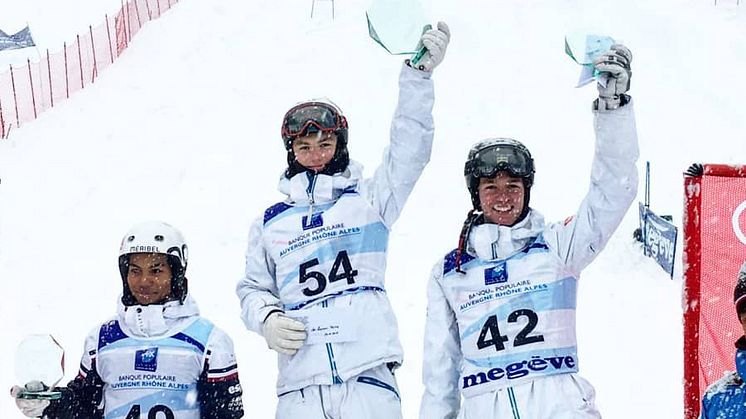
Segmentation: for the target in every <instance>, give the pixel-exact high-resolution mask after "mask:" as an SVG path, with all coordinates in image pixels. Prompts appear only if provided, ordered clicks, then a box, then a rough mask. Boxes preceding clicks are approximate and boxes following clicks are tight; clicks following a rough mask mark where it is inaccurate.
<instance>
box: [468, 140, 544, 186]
mask: <svg viewBox="0 0 746 419" xmlns="http://www.w3.org/2000/svg"><path fill="white" fill-rule="evenodd" d="M501 171H506V172H508V173H509V174H510V175H511V176H512V177H519V178H526V177H529V176H531V175H532V174H533V173H534V162H533V159H532V158H531V156H529V155H528V154H526V153H525V152H522V150H520V149H518V148H517V147H513V146H511V145H503V144H496V145H493V146H489V147H487V148H485V149H483V150H479V151H478V152H477V153H476V154H475V155H474V156H473V157H472V158H471V159H469V161H468V162H467V164H466V168H465V170H464V172H465V173H464V174H465V175H472V176H474V177H477V178H482V177H486V178H491V177H494V176H495V175H497V172H501Z"/></svg>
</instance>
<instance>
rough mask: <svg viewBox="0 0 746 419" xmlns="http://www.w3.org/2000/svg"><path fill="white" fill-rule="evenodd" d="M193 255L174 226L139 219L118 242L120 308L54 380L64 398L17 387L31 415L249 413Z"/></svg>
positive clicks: (204, 417)
mask: <svg viewBox="0 0 746 419" xmlns="http://www.w3.org/2000/svg"><path fill="white" fill-rule="evenodd" d="M187 259H188V250H187V245H186V242H185V241H184V238H183V236H182V235H181V233H180V232H179V231H178V230H176V229H175V228H173V227H172V226H170V225H168V224H166V223H162V222H145V223H141V224H137V225H135V226H134V227H132V228H131V229H130V230H129V231H128V232H127V234H125V236H124V238H123V239H122V242H121V245H120V249H119V271H120V273H121V277H122V286H123V293H122V296H121V299H120V301H119V305H118V306H119V307H118V313H117V315H116V316H115V317H114V318H112V319H111V320H109V321H107V322H105V323H103V324H101V325H99V326H96V328H94V329H93V331H92V332H91V333H90V334H89V335H88V337H87V339H86V341H85V351H84V354H83V357H82V359H81V362H80V371H79V374H78V377H77V378H75V379H74V380H72V381H71V382H70V383H69V384H68V385H67V386H66V387H61V388H56V389H55V390H58V391H61V392H62V398H61V399H59V400H52V401H49V400H35V399H33V398H32V399H26V398H25V396H27V394H24V393H33V391H38V390H43V388H40V383H39V382H31V383H27V384H26V385H25V386H24V387H18V386H16V387H14V388H13V389H12V390H11V394H12V395H13V396H14V397H16V404H17V405H18V407H19V409H20V410H21V411H22V412H23V413H24V414H25V415H26V416H27V417H42V416H43V417H44V418H71V419H72V418H104V417H105V418H106V419H117V418H121V419H139V418H142V419H146V418H166V419H174V418H180V419H181V418H186V419H189V418H194V419H197V418H201V419H208V418H209V419H223V418H228V419H230V418H240V417H242V416H243V405H242V402H241V394H242V391H241V385H240V383H239V380H238V367H237V364H236V359H235V355H234V351H233V342H232V341H231V339H230V337H229V336H228V335H226V334H225V333H224V332H223V331H222V330H220V329H218V328H217V327H215V326H214V325H213V324H212V323H211V322H210V321H209V320H207V319H205V318H204V317H201V316H200V315H199V310H198V309H197V305H196V303H195V302H194V300H193V299H192V297H191V296H190V295H189V293H188V288H187V278H186V276H185V274H186V268H187ZM30 396H32V397H33V394H31V395H30Z"/></svg>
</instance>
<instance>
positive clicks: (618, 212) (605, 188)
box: [546, 45, 639, 274]
mask: <svg viewBox="0 0 746 419" xmlns="http://www.w3.org/2000/svg"><path fill="white" fill-rule="evenodd" d="M612 48H615V49H612V51H610V52H609V53H607V54H605V55H604V56H602V58H601V59H599V60H597V61H596V68H597V69H599V70H600V71H602V72H605V73H608V74H609V75H610V78H609V81H608V83H607V84H606V87H603V86H599V99H598V100H597V101H596V102H595V104H594V108H595V110H594V111H593V113H594V117H593V118H594V120H593V125H594V128H595V133H596V146H595V153H594V156H593V165H592V168H591V179H590V180H591V181H590V188H589V190H588V193H587V195H586V196H585V199H583V202H582V203H581V204H580V208H579V209H578V211H577V213H576V214H575V216H574V217H573V218H572V219H571V221H569V222H566V223H561V224H554V225H552V226H550V227H549V234H548V235H547V236H546V239H547V242H548V243H551V244H553V247H554V248H555V249H557V250H558V252H559V256H560V258H562V259H563V260H564V261H565V264H566V265H567V266H568V268H570V269H571V270H572V271H573V272H574V273H575V274H579V273H580V271H581V270H582V269H583V268H584V267H585V266H587V265H588V264H589V263H590V262H591V261H592V260H593V259H594V258H595V257H596V255H597V254H598V252H599V251H601V249H603V247H604V246H605V245H606V243H607V242H608V241H609V238H610V237H611V235H612V234H613V233H614V231H615V230H616V228H617V227H618V226H619V223H621V221H622V219H623V218H624V215H625V214H626V213H627V210H628V209H629V207H630V205H631V204H632V202H633V201H634V199H635V196H636V195H637V183H638V178H637V166H636V162H637V158H638V155H639V150H638V145H637V128H636V127H635V116H634V106H633V102H632V98H631V97H629V96H628V95H626V94H625V92H626V91H627V89H628V88H629V77H630V76H631V72H630V71H629V62H630V61H631V59H632V56H631V54H630V53H629V50H628V49H626V48H625V47H623V46H616V45H615V46H614V47H612ZM604 57H605V58H604ZM620 80H621V81H620Z"/></svg>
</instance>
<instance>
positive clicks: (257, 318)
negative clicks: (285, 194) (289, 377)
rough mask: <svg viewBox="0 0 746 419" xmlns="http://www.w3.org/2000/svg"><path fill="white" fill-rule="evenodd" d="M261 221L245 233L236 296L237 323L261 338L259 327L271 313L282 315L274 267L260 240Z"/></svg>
mask: <svg viewBox="0 0 746 419" xmlns="http://www.w3.org/2000/svg"><path fill="white" fill-rule="evenodd" d="M263 227H264V220H263V218H262V217H260V218H259V219H257V220H256V221H255V222H254V224H252V226H251V230H250V231H249V245H248V248H247V249H246V269H245V273H244V277H243V278H241V280H239V281H238V285H237V286H236V294H238V298H239V300H240V301H241V319H242V320H243V322H244V324H245V325H246V328H248V329H249V330H253V331H254V332H256V333H259V334H262V323H263V322H264V319H266V318H267V316H268V315H269V314H270V313H271V312H273V311H282V306H281V304H280V299H279V298H278V295H279V292H278V290H277V284H276V282H275V264H274V262H273V261H272V259H271V258H270V257H269V255H268V254H267V252H266V250H265V248H264V244H263V240H262V234H263Z"/></svg>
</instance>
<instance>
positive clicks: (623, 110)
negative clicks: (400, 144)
mask: <svg viewBox="0 0 746 419" xmlns="http://www.w3.org/2000/svg"><path fill="white" fill-rule="evenodd" d="M631 59H632V55H631V53H630V52H629V50H628V49H627V48H626V47H624V46H621V45H615V46H613V47H612V49H611V50H610V51H609V52H607V53H604V54H603V55H602V56H601V57H600V58H599V59H598V60H596V61H595V63H594V64H595V67H596V69H597V70H599V71H600V72H602V73H608V75H609V81H608V83H607V84H606V86H601V85H599V98H598V99H597V100H596V101H595V102H594V127H595V131H596V151H595V154H594V160H593V166H592V170H591V182H590V189H589V191H588V194H587V195H586V197H585V199H584V200H583V201H582V203H581V204H580V208H579V209H578V211H577V213H576V214H575V215H574V216H573V217H571V218H568V219H567V220H565V221H564V222H556V223H550V224H545V222H544V218H543V216H542V215H541V214H540V213H539V212H538V211H536V210H534V209H533V208H530V207H529V197H530V191H531V186H532V184H533V181H534V172H535V171H534V162H533V159H532V157H531V154H530V153H529V151H528V149H527V148H526V147H525V146H524V145H523V144H521V143H520V142H518V141H516V140H512V139H504V138H497V139H489V140H485V141H482V142H479V143H477V144H476V145H475V146H474V147H473V148H472V149H471V151H470V152H469V156H468V159H467V162H466V165H465V169H464V174H465V177H466V182H467V186H468V189H469V192H470V194H471V198H472V204H473V210H472V211H470V213H469V216H468V217H467V220H466V222H465V223H464V228H463V229H462V232H461V237H460V240H459V246H458V248H457V249H455V250H454V251H452V252H450V253H449V254H448V255H447V256H445V258H441V259H440V260H439V261H438V262H437V263H436V265H435V267H434V269H433V272H432V277H431V279H430V281H429V282H428V289H427V295H428V308H427V323H426V330H425V353H424V359H423V381H424V385H425V392H424V395H423V398H422V403H421V407H420V418H421V419H446V418H449V419H450V418H456V417H459V418H468V419H491V418H512V419H518V418H523V419H544V418H546V419H579V418H600V417H601V416H600V414H599V412H598V410H597V409H596V407H595V403H594V390H593V387H591V385H590V384H589V383H588V382H587V381H585V380H584V379H583V378H581V377H580V376H579V375H577V371H578V358H577V348H576V338H575V303H576V287H577V282H578V278H579V276H580V272H581V271H582V270H583V268H585V267H586V266H587V265H588V264H589V263H590V262H591V261H592V260H593V259H594V258H595V257H596V255H597V254H598V252H600V251H601V249H603V247H604V246H605V245H606V243H607V241H608V240H609V238H610V236H611V235H612V234H613V233H614V230H615V229H616V228H617V226H618V225H619V223H620V222H621V220H622V218H623V217H624V215H625V213H626V212H627V209H628V208H629V206H630V204H631V203H632V201H633V199H634V197H635V195H636V192H637V182H638V179H637V168H636V166H635V162H636V160H637V157H638V146H637V134H636V128H635V121H634V115H633V107H632V100H631V98H630V97H629V96H627V95H626V94H625V93H626V92H627V90H628V88H629V79H630V76H631V72H630V65H629V64H630V61H631Z"/></svg>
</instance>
